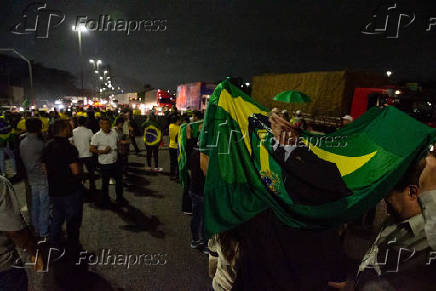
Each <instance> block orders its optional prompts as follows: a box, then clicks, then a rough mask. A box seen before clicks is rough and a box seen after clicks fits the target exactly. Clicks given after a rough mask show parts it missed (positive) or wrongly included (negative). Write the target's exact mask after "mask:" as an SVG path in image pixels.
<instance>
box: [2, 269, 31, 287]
mask: <svg viewBox="0 0 436 291" xmlns="http://www.w3.org/2000/svg"><path fill="white" fill-rule="evenodd" d="M27 284H28V282H27V274H26V271H25V270H24V269H17V268H12V269H10V270H7V271H3V272H0V291H12V290H13V291H27Z"/></svg>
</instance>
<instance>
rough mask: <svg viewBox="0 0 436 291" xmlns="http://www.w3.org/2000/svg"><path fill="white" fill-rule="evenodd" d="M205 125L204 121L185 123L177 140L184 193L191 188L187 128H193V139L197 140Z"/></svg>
mask: <svg viewBox="0 0 436 291" xmlns="http://www.w3.org/2000/svg"><path fill="white" fill-rule="evenodd" d="M201 124H203V120H201V121H197V122H191V123H184V124H182V125H180V130H179V134H178V139H177V149H178V155H177V162H178V166H179V181H180V183H181V184H182V187H183V191H184V192H186V191H188V190H189V189H188V187H189V173H188V159H189V158H190V157H189V156H187V152H186V151H187V139H186V128H187V126H188V125H189V126H190V127H191V132H192V138H193V139H197V138H198V137H199V135H200V125H201Z"/></svg>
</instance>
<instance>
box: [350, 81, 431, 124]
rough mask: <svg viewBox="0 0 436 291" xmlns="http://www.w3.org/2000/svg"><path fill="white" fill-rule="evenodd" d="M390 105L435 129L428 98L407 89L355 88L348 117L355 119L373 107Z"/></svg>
mask: <svg viewBox="0 0 436 291" xmlns="http://www.w3.org/2000/svg"><path fill="white" fill-rule="evenodd" d="M382 105H392V106H395V107H397V108H398V109H400V110H402V111H404V112H406V113H407V114H409V115H411V116H412V117H414V118H416V119H417V120H419V121H421V122H423V123H425V124H427V125H429V126H431V127H436V123H435V122H434V118H433V111H434V109H433V108H434V105H433V104H432V99H430V98H429V96H427V95H424V94H422V93H420V92H417V91H412V90H410V89H408V88H403V87H393V86H387V87H385V88H355V89H354V94H353V101H352V105H351V113H350V115H351V116H352V117H353V118H354V119H356V118H358V117H359V116H360V115H362V114H363V113H364V112H365V111H367V110H368V109H369V108H371V107H373V106H382Z"/></svg>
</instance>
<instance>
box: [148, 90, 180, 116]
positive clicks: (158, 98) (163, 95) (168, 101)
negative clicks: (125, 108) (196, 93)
mask: <svg viewBox="0 0 436 291" xmlns="http://www.w3.org/2000/svg"><path fill="white" fill-rule="evenodd" d="M144 99H145V100H144V104H145V108H146V109H147V110H151V109H153V108H155V109H156V110H157V111H158V112H161V111H162V108H163V107H168V109H171V107H173V106H174V105H175V104H176V97H175V96H174V95H172V94H171V93H169V92H168V91H166V90H161V89H154V90H150V91H147V92H145V98H144Z"/></svg>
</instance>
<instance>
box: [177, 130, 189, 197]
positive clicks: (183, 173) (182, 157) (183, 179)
mask: <svg viewBox="0 0 436 291" xmlns="http://www.w3.org/2000/svg"><path fill="white" fill-rule="evenodd" d="M187 125H188V124H187V123H184V124H182V125H180V131H179V134H178V140H177V164H178V167H179V181H180V183H181V184H182V187H183V191H184V192H186V191H188V187H189V181H188V179H189V177H188V175H189V173H188V160H187V159H188V157H187V155H186V126H187Z"/></svg>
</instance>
